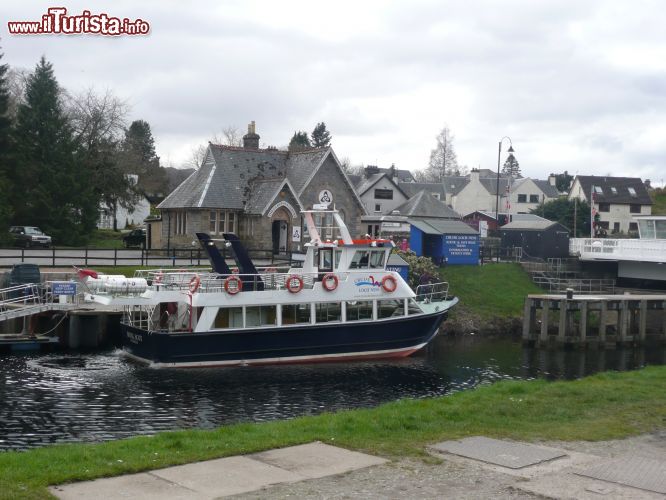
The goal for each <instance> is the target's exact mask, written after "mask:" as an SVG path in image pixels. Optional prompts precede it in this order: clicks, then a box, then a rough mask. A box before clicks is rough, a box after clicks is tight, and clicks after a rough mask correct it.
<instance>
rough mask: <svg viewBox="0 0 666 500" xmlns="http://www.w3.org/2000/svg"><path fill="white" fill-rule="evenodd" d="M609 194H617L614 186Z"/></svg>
mask: <svg viewBox="0 0 666 500" xmlns="http://www.w3.org/2000/svg"><path fill="white" fill-rule="evenodd" d="M611 193H613V194H617V188H616V187H614V186H611Z"/></svg>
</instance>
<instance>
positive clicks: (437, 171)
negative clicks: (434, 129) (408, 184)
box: [426, 125, 459, 182]
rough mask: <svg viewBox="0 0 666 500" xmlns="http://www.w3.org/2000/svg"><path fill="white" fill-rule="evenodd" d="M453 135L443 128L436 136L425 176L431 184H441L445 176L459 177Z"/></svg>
mask: <svg viewBox="0 0 666 500" xmlns="http://www.w3.org/2000/svg"><path fill="white" fill-rule="evenodd" d="M453 139H454V137H453V134H452V133H451V130H450V129H449V127H448V126H446V125H445V126H444V128H443V129H442V131H441V132H440V133H439V134H438V135H437V137H436V140H437V144H436V145H435V149H433V150H432V151H431V152H430V162H429V164H428V168H427V169H426V174H427V176H428V178H429V180H430V181H431V182H441V181H442V179H443V178H444V177H445V176H447V175H459V170H458V158H457V156H456V152H455V149H454V147H453Z"/></svg>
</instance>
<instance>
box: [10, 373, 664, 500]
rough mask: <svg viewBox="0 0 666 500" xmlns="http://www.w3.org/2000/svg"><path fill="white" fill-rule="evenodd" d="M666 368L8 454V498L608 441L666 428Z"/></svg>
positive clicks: (505, 385) (518, 384)
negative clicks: (450, 442) (467, 447)
mask: <svg viewBox="0 0 666 500" xmlns="http://www.w3.org/2000/svg"><path fill="white" fill-rule="evenodd" d="M665 386H666V367H663V366H662V367H649V368H646V369H644V370H640V371H633V372H625V373H616V372H608V373H603V374H599V375H595V376H592V377H588V378H585V379H581V380H577V381H572V382H545V381H543V380H536V381H529V382H500V383H497V384H494V385H491V386H485V387H480V388H478V389H475V390H470V391H465V392H460V393H457V394H454V395H451V396H447V397H441V398H434V399H423V400H402V401H397V402H394V403H388V404H385V405H382V406H380V407H377V408H373V409H365V410H353V411H342V412H338V413H332V414H331V413H327V414H323V415H319V416H312V417H302V418H297V419H293V420H285V421H276V422H268V423H261V424H239V425H231V426H226V427H221V428H219V429H216V430H210V431H201V430H190V431H178V432H168V433H162V434H159V435H156V436H153V437H137V438H132V439H127V440H121V441H112V442H108V443H101V444H88V445H61V446H52V447H47V448H41V449H35V450H30V451H27V452H7V453H0V498H7V499H9V498H12V499H13V498H43V497H45V496H46V495H47V491H46V489H45V488H46V486H47V485H49V484H58V483H64V482H71V481H79V480H87V479H93V478H96V477H102V476H111V475H118V474H123V473H130V472H138V471H143V470H149V469H156V468H160V467H165V466H168V465H173V464H180V463H187V462H194V461H199V460H206V459H211V458H215V457H222V456H229V455H236V454H244V453H250V452H255V451H259V450H265V449H270V448H276V447H283V446H288V445H293V444H299V443H305V442H310V441H313V440H321V441H323V442H326V443H330V444H335V445H339V446H343V447H346V448H350V449H356V450H360V451H365V452H369V453H374V454H380V455H384V456H388V457H399V456H423V455H424V451H423V449H424V446H426V445H427V444H429V443H434V442H437V441H440V440H444V439H451V438H460V437H463V436H470V435H480V434H482V435H486V436H491V437H503V438H513V439H523V440H538V439H561V440H602V439H613V438H621V437H625V436H628V435H632V434H637V433H641V432H647V431H652V430H656V429H659V428H664V427H665V426H666V422H665V421H664V417H663V416H664V415H665V414H666V391H663V390H662V389H663V387H665Z"/></svg>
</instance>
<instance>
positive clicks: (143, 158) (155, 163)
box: [122, 120, 168, 195]
mask: <svg viewBox="0 0 666 500" xmlns="http://www.w3.org/2000/svg"><path fill="white" fill-rule="evenodd" d="M122 162H123V165H124V166H123V168H124V170H125V172H131V173H135V174H137V175H138V176H139V184H138V189H140V190H141V191H142V192H144V193H146V194H152V195H157V194H166V191H167V188H168V179H167V176H166V171H165V170H164V169H163V168H162V167H160V158H159V156H157V154H156V153H155V140H154V139H153V133H152V132H151V130H150V125H149V124H148V122H146V121H144V120H134V121H133V122H132V123H131V125H130V126H129V128H128V129H127V130H126V131H125V140H124V141H123V145H122Z"/></svg>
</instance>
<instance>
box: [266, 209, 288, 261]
mask: <svg viewBox="0 0 666 500" xmlns="http://www.w3.org/2000/svg"><path fill="white" fill-rule="evenodd" d="M290 217H291V214H290V213H289V211H288V210H287V209H286V208H284V207H280V208H279V209H278V210H276V211H275V213H273V216H272V217H271V221H272V222H271V239H272V242H273V254H274V255H277V254H281V253H287V252H288V251H289V239H290V238H289V229H290V225H291V224H290V222H289V219H290Z"/></svg>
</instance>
